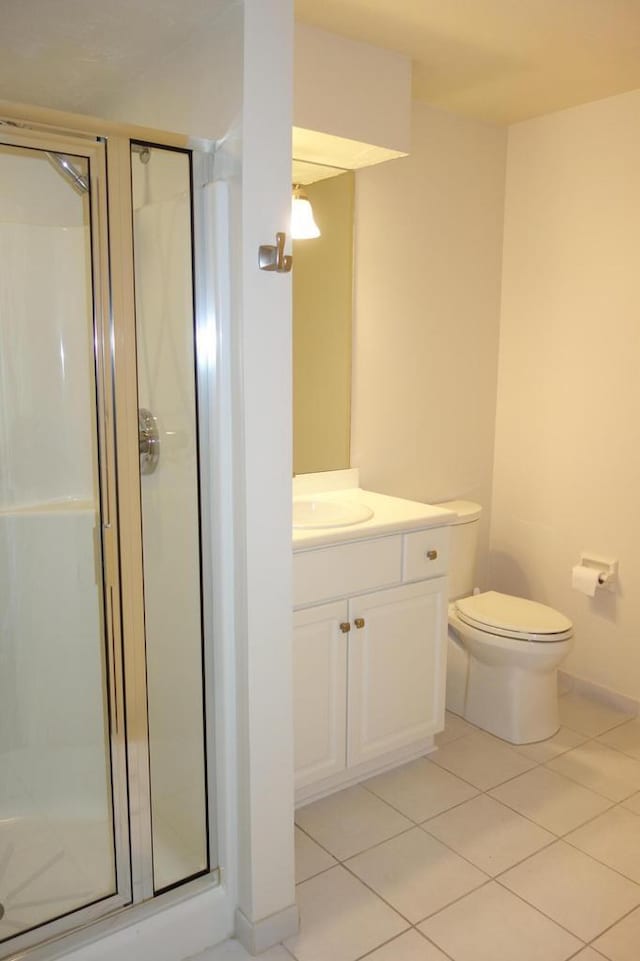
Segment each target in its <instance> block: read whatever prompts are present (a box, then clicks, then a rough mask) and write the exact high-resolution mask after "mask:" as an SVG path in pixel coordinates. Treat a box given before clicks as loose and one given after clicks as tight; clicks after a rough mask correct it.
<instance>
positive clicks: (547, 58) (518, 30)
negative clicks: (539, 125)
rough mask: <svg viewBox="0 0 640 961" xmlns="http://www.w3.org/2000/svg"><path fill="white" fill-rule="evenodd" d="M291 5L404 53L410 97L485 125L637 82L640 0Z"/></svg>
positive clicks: (346, 0) (388, 0)
mask: <svg viewBox="0 0 640 961" xmlns="http://www.w3.org/2000/svg"><path fill="white" fill-rule="evenodd" d="M295 10H296V17H297V19H299V20H302V21H304V22H305V23H309V24H312V25H315V26H318V27H323V28H324V29H326V30H331V31H333V32H335V33H339V34H343V35H344V36H346V37H350V38H351V39H354V40H363V41H365V42H367V43H372V44H375V45H376V46H380V47H385V48H387V49H390V50H395V51H398V52H400V53H404V54H406V55H408V56H409V57H411V59H412V61H413V95H414V97H415V98H416V99H418V100H423V101H424V102H426V103H430V104H433V105H435V106H438V107H442V108H443V109H446V110H450V111H453V112H454V113H459V114H462V115H465V116H469V117H475V118H477V119H479V120H484V121H488V122H491V123H498V124H509V123H514V122H517V121H519V120H525V119H527V118H529V117H535V116H538V115H540V114H544V113H550V112H551V111H554V110H560V109H562V108H564V107H571V106H575V105H577V104H580V103H587V102H589V101H592V100H599V99H601V98H603V97H608V96H612V95H613V94H617V93H622V92H624V91H627V90H634V89H636V88H640V0H322V2H321V3H320V2H319V0H295Z"/></svg>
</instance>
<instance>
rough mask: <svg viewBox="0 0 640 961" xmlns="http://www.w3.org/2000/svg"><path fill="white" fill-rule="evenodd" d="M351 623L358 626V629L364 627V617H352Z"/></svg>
mask: <svg viewBox="0 0 640 961" xmlns="http://www.w3.org/2000/svg"><path fill="white" fill-rule="evenodd" d="M353 623H354V624H355V625H356V627H357V628H358V630H360V628H362V627H364V617H356V618H354V621H353Z"/></svg>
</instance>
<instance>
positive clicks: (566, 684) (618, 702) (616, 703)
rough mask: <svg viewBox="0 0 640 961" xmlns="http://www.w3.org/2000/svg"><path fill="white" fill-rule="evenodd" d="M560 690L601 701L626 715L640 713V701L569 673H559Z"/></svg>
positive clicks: (563, 692) (562, 692)
mask: <svg viewBox="0 0 640 961" xmlns="http://www.w3.org/2000/svg"><path fill="white" fill-rule="evenodd" d="M558 690H559V691H560V693H561V694H565V693H568V692H571V693H573V694H584V696H585V697H590V698H592V700H594V701H600V702H601V703H602V704H606V705H608V706H609V707H613V708H616V709H617V710H618V711H624V712H625V714H638V713H640V701H636V700H635V699H634V698H632V697H629V696H628V695H627V694H620V693H619V691H613V690H611V688H609V687H605V686H604V684H596V682H595V681H589V680H587V678H586V677H580V676H579V675H577V674H569V673H568V671H558Z"/></svg>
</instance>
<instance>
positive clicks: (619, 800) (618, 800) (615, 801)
mask: <svg viewBox="0 0 640 961" xmlns="http://www.w3.org/2000/svg"><path fill="white" fill-rule="evenodd" d="M592 740H595V738H593V739H592ZM586 743H588V742H586V741H585V744H586ZM584 746H585V745H584V744H581V745H580V748H582V747H584ZM602 747H605V745H602ZM580 748H574V750H576V751H577V750H580ZM610 750H614V749H613V748H611V749H610ZM568 753H569V754H570V753H571V752H570V751H569V752H568ZM615 753H617V754H620V751H617V752H615ZM622 756H623V757H626V758H627V759H628V760H633V758H629V757H628V755H626V754H624V755H622ZM551 763H552V762H550V761H547V762H545V763H544V764H541V765H540V766H541V767H544V768H546V769H547V771H551V772H552V773H553V774H559V775H560V777H564V778H566V779H567V781H572V782H573V783H574V784H579V785H580V787H582V788H584V789H585V790H586V791H591V793H592V794H597V795H598V797H601V798H604V799H605V801H609V802H610V803H611V804H621V803H622V802H623V801H628V800H629V798H631V797H633V795H634V794H637V793H638V791H639V790H640V787H635V788H634V789H633V790H632V791H631V793H630V794H626V795H625V796H624V797H622V798H611V797H607V795H606V794H603V793H602V791H597V790H596V789H595V788H593V787H590V786H588V785H586V784H585V783H584V782H583V781H578V780H576V778H575V777H572V776H571V775H570V774H566V773H565V772H564V771H556V770H554V769H553V768H552V767H550V766H549V765H550V764H551ZM636 763H637V764H640V761H637V762H636ZM639 783H640V782H639ZM499 786H500V787H501V785H499Z"/></svg>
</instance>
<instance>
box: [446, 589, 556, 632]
mask: <svg viewBox="0 0 640 961" xmlns="http://www.w3.org/2000/svg"><path fill="white" fill-rule="evenodd" d="M456 609H457V613H458V615H459V616H460V618H461V619H462V620H463V621H465V623H467V624H469V625H470V626H471V627H477V628H479V629H480V630H484V631H489V632H490V633H493V634H501V635H503V636H505V637H521V638H528V639H530V640H531V639H534V636H535V639H536V640H538V639H539V640H543V641H544V640H548V641H559V640H563V639H564V637H566V636H570V634H571V631H572V629H573V625H572V623H571V621H570V620H569V618H568V617H565V616H564V614H560V612H559V611H554V609H553V608H552V607H547V606H546V605H545V604H538V603H537V602H536V601H527V600H525V598H524V597H513V596H512V595H511V594H500V593H498V591H486V592H485V593H484V594H475V595H474V596H473V597H463V598H461V599H460V600H459V601H457V602H456ZM559 635H560V636H559Z"/></svg>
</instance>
